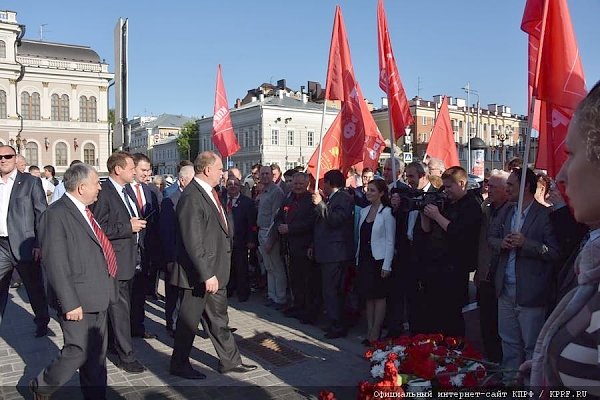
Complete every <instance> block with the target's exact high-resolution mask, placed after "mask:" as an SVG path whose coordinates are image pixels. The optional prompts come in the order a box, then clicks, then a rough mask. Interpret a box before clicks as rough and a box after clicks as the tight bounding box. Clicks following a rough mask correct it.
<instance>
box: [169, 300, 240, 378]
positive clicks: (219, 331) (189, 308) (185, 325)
mask: <svg viewBox="0 0 600 400" xmlns="http://www.w3.org/2000/svg"><path fill="white" fill-rule="evenodd" d="M183 292H184V293H183V300H182V301H181V307H180V309H179V316H178V319H177V328H176V329H175V342H174V345H173V355H172V356H171V369H178V368H183V367H185V366H189V365H190V361H189V358H190V353H191V351H192V345H193V343H194V338H195V337H196V331H197V330H198V324H199V323H200V320H203V321H204V323H203V326H204V328H205V329H206V332H207V333H208V336H209V338H210V340H211V342H212V344H213V346H214V347H215V350H216V352H217V355H218V356H219V360H220V365H221V367H222V368H225V369H229V368H233V367H236V366H238V365H240V364H241V363H242V359H241V357H240V352H239V350H238V347H237V345H236V344H235V340H234V338H233V335H232V333H231V331H230V330H229V327H228V324H229V317H228V315H227V293H226V289H219V290H218V291H217V293H214V294H208V293H204V292H203V291H202V292H200V291H199V290H189V289H184V290H183Z"/></svg>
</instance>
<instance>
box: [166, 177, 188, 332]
mask: <svg viewBox="0 0 600 400" xmlns="http://www.w3.org/2000/svg"><path fill="white" fill-rule="evenodd" d="M192 179H194V167H193V166H191V165H186V166H183V167H181V169H180V170H179V176H178V179H177V183H175V184H173V185H172V186H175V187H176V188H177V191H175V192H173V193H172V194H171V195H170V196H168V197H164V198H163V201H162V203H161V207H160V239H161V243H162V246H163V256H164V263H165V321H166V328H167V332H168V333H169V335H170V336H171V337H173V336H175V331H174V329H173V327H174V325H175V317H176V316H175V309H176V308H177V300H178V299H179V297H180V296H179V293H180V291H179V288H178V287H177V285H176V284H174V283H173V282H172V277H173V268H174V266H175V263H176V262H177V243H178V242H179V228H178V226H177V214H176V213H175V210H176V207H177V203H178V202H179V199H180V197H181V193H182V192H183V189H185V187H186V186H187V185H189V184H190V182H191V181H192Z"/></svg>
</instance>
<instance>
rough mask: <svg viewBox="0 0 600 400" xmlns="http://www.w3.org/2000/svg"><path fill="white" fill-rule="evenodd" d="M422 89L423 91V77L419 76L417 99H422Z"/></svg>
mask: <svg viewBox="0 0 600 400" xmlns="http://www.w3.org/2000/svg"><path fill="white" fill-rule="evenodd" d="M421 89H423V87H422V86H421V77H420V76H418V77H417V97H421Z"/></svg>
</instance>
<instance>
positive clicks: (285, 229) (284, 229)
mask: <svg viewBox="0 0 600 400" xmlns="http://www.w3.org/2000/svg"><path fill="white" fill-rule="evenodd" d="M277 230H278V231H279V233H281V234H282V235H286V234H287V233H288V232H289V231H290V229H289V228H288V226H287V224H281V225H279V227H278V228H277Z"/></svg>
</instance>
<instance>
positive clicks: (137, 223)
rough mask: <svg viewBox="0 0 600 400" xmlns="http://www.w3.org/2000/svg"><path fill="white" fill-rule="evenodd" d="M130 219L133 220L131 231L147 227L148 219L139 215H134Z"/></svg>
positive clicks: (135, 231) (134, 231) (136, 231)
mask: <svg viewBox="0 0 600 400" xmlns="http://www.w3.org/2000/svg"><path fill="white" fill-rule="evenodd" d="M129 221H130V222H131V231H132V232H133V233H138V232H139V231H141V230H142V229H144V228H145V227H146V221H145V220H143V219H139V218H138V217H133V218H131V219H130V220H129Z"/></svg>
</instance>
